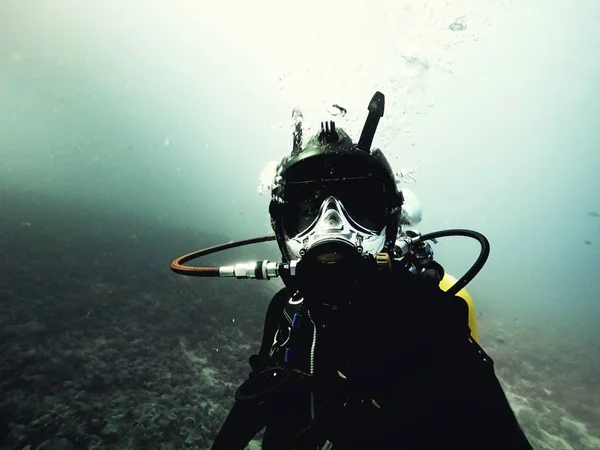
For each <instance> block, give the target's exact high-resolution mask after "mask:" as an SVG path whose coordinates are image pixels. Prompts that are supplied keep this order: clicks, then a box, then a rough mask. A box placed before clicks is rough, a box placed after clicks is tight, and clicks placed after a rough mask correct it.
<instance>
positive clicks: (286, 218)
mask: <svg viewBox="0 0 600 450" xmlns="http://www.w3.org/2000/svg"><path fill="white" fill-rule="evenodd" d="M384 194H385V191H384V185H383V183H382V182H381V181H379V180H376V179H372V178H368V177H361V178H354V179H336V180H325V181H310V182H300V183H289V184H288V185H287V186H286V190H285V193H284V200H285V203H286V207H285V210H284V214H283V217H282V224H283V230H284V232H285V233H286V234H287V235H288V236H296V235H298V234H299V233H301V232H303V231H304V230H306V229H307V228H308V227H309V226H310V225H311V224H312V223H313V222H314V221H315V219H316V218H317V216H318V215H319V211H320V209H321V205H322V204H323V202H324V201H325V199H326V198H328V197H329V196H333V197H335V198H337V199H338V200H339V201H340V202H341V203H342V205H344V208H345V209H346V212H347V213H348V215H349V216H350V218H351V219H352V220H353V221H354V222H356V223H357V224H358V225H360V226H362V227H364V228H367V229H368V230H371V231H376V232H379V231H381V230H382V229H383V227H384V226H385V209H386V208H385V195H384Z"/></svg>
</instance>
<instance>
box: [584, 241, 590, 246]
mask: <svg viewBox="0 0 600 450" xmlns="http://www.w3.org/2000/svg"><path fill="white" fill-rule="evenodd" d="M583 243H584V244H585V245H592V241H583Z"/></svg>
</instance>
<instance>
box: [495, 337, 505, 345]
mask: <svg viewBox="0 0 600 450" xmlns="http://www.w3.org/2000/svg"><path fill="white" fill-rule="evenodd" d="M496 342H497V343H498V344H506V341H505V340H504V339H502V338H496Z"/></svg>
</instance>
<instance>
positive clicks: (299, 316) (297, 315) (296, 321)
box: [292, 313, 302, 328]
mask: <svg viewBox="0 0 600 450" xmlns="http://www.w3.org/2000/svg"><path fill="white" fill-rule="evenodd" d="M301 320H302V314H300V313H295V314H294V318H293V319H292V328H300V321H301Z"/></svg>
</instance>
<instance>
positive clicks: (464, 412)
mask: <svg viewBox="0 0 600 450" xmlns="http://www.w3.org/2000/svg"><path fill="white" fill-rule="evenodd" d="M383 107H384V97H383V94H381V93H379V92H378V93H376V94H375V96H374V97H373V99H372V100H371V103H370V105H369V116H368V118H367V121H366V124H365V127H364V129H363V132H362V134H361V137H360V140H359V141H358V143H357V144H354V143H353V142H352V140H351V138H350V137H349V136H348V135H347V134H346V133H345V132H344V131H343V130H341V129H338V128H336V127H335V124H334V123H333V122H329V123H324V124H322V129H321V132H320V133H319V134H318V135H316V136H314V137H312V138H311V139H310V140H309V141H308V142H307V143H306V145H303V143H302V126H301V121H300V120H298V123H297V126H296V131H295V133H294V145H293V151H292V153H291V155H290V156H289V157H287V158H284V160H283V161H282V162H281V163H280V165H279V166H278V174H277V178H276V182H275V186H274V188H273V190H272V198H271V203H270V207H269V210H270V215H271V222H272V226H273V229H274V231H275V235H276V239H277V242H278V244H279V248H280V250H281V253H282V256H283V262H282V263H281V264H276V263H270V262H268V261H264V262H260V263H255V264H254V265H248V264H246V265H243V264H241V265H237V266H235V267H222V268H220V269H218V273H217V269H216V268H194V270H196V272H197V273H196V274H197V275H201V276H206V274H205V273H207V272H208V271H209V269H210V270H212V276H228V275H229V276H237V277H238V278H267V279H268V278H270V277H273V276H276V275H281V276H282V278H283V280H284V282H285V285H286V287H285V288H284V289H282V290H281V291H279V292H278V293H277V294H276V295H275V296H274V298H273V299H272V301H271V303H270V305H269V308H268V311H267V314H266V320H265V326H264V334H263V341H262V345H261V347H260V350H259V352H258V354H256V355H252V356H251V357H250V366H251V368H252V372H251V373H250V375H249V377H248V379H247V381H246V382H244V383H243V384H242V385H241V386H240V387H239V388H238V390H237V391H236V401H235V404H234V406H233V408H232V409H231V411H230V413H229V415H228V417H227V419H226V420H225V423H224V424H223V426H222V428H221V430H220V432H219V434H218V436H217V438H216V440H215V442H214V444H213V446H212V449H213V450H234V449H240V450H241V449H244V448H245V447H246V445H247V444H248V442H249V441H250V440H251V439H252V438H253V437H254V436H255V434H256V433H258V432H259V431H260V430H262V429H264V428H265V427H266V429H265V433H264V438H263V443H262V448H263V450H287V449H311V450H313V449H314V450H318V449H334V450H354V449H379V448H397V449H403V450H413V449H427V450H429V449H432V450H433V449H435V450H441V449H450V448H460V449H503V450H504V449H531V448H532V447H531V445H530V444H529V442H528V441H527V438H526V437H525V435H524V433H523V432H522V430H521V428H520V426H519V424H518V422H517V420H516V418H515V415H514V414H513V411H512V410H511V407H510V405H509V403H508V401H507V399H506V396H505V394H504V392H503V390H502V387H501V386H500V384H499V382H498V379H497V378H496V375H495V373H494V368H493V362H492V360H491V359H490V358H489V357H488V356H487V355H486V354H485V352H484V351H483V350H482V349H481V347H479V345H478V343H477V340H476V339H477V338H476V335H475V334H474V332H473V331H474V330H472V328H473V326H472V324H471V327H470V326H469V324H470V318H469V314H470V311H469V304H468V302H466V301H465V300H464V299H463V298H461V297H459V296H456V295H454V294H456V293H457V292H459V290H460V289H461V288H462V287H464V286H465V285H466V284H467V283H468V282H469V281H470V280H471V279H472V278H473V276H474V275H475V274H476V273H477V272H478V271H479V270H480V269H481V266H483V263H484V262H485V259H486V258H487V254H488V252H489V246H488V243H487V240H486V239H485V237H483V236H482V235H480V234H478V233H476V232H471V231H469V230H448V231H443V232H437V234H436V233H430V234H429V235H423V236H420V235H419V234H418V233H414V232H411V231H407V232H403V231H402V230H401V229H400V225H401V224H402V223H406V221H403V209H402V207H403V203H404V198H403V195H402V192H401V191H399V190H398V189H397V186H396V180H395V177H394V174H393V172H392V170H391V168H390V166H389V164H388V162H387V160H386V158H385V157H384V155H383V153H382V152H381V151H380V150H371V143H372V140H373V136H374V133H375V130H376V128H377V125H378V122H379V119H380V118H381V117H382V116H383ZM297 118H299V117H297ZM434 235H435V237H443V236H449V235H465V236H470V237H475V238H477V239H479V240H480V242H481V243H482V254H481V255H480V258H479V260H478V262H477V263H476V265H474V266H473V268H471V270H470V271H469V272H467V274H465V276H464V277H462V278H461V279H460V280H459V281H458V282H457V283H456V285H455V286H453V287H452V288H450V289H448V290H447V291H446V292H445V291H444V290H442V289H441V288H440V284H439V283H440V280H442V279H443V278H444V277H445V274H444V269H443V268H442V267H441V266H440V265H439V264H438V263H437V262H435V261H433V259H432V252H431V248H430V247H429V245H428V244H425V242H424V241H425V240H426V239H427V238H428V236H429V238H432V237H434ZM255 241H257V240H255ZM211 251H213V250H210V249H209V251H208V252H211ZM208 252H205V253H208ZM199 254H200V253H199V252H197V253H195V254H190V255H187V256H185V257H182V258H180V259H179V260H176V261H175V262H174V263H173V264H172V268H173V270H174V271H176V272H178V273H185V274H190V273H186V272H190V271H191V270H192V269H190V268H186V267H185V266H182V265H181V264H183V263H184V262H186V261H189V260H191V259H193V258H194V257H197V256H198V255H199ZM200 269H202V270H203V271H204V272H202V274H201V273H200V272H201V270H200ZM474 336H475V337H474Z"/></svg>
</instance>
